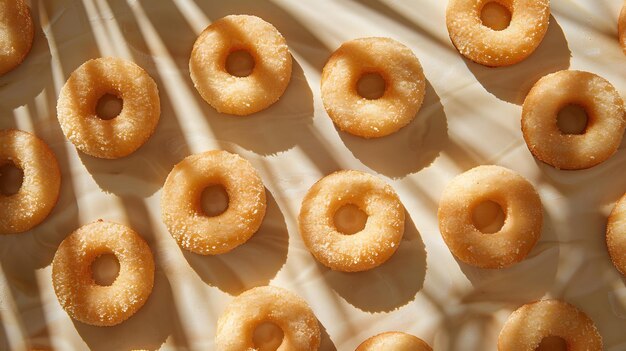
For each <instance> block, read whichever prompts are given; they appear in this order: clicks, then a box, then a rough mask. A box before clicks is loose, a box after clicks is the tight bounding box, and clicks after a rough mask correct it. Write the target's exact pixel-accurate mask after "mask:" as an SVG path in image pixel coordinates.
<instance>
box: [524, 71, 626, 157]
mask: <svg viewBox="0 0 626 351" xmlns="http://www.w3.org/2000/svg"><path fill="white" fill-rule="evenodd" d="M566 105H579V106H581V107H583V108H584V109H585V111H586V113H587V117H588V121H587V127H586V129H585V131H584V132H583V134H564V133H563V132H561V130H560V129H559V127H558V126H557V117H558V113H559V111H560V110H561V109H563V107H565V106H566ZM625 128H626V119H625V117H624V102H623V101H622V98H621V97H620V95H619V93H618V92H617V91H616V90H615V88H614V87H613V86H612V85H611V83H609V82H608V81H607V80H606V79H604V78H602V77H600V76H597V75H595V74H593V73H589V72H582V71H569V70H565V71H559V72H556V73H552V74H549V75H547V76H544V77H543V78H541V79H539V81H538V82H537V83H535V85H534V86H533V87H532V89H531V90H530V92H529V93H528V96H526V99H525V100H524V106H523V108H522V133H523V134H524V140H525V141H526V145H527V146H528V149H529V150H530V152H532V154H533V155H534V156H535V157H536V158H538V159H539V160H540V161H543V162H545V163H547V164H549V165H552V166H554V167H556V168H558V169H584V168H590V167H593V166H595V165H597V164H599V163H601V162H603V161H605V160H607V159H608V158H609V157H611V155H613V154H614V153H615V152H616V151H617V148H618V147H619V145H620V143H621V141H622V136H623V134H624V129H625Z"/></svg>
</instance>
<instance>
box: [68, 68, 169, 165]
mask: <svg viewBox="0 0 626 351" xmlns="http://www.w3.org/2000/svg"><path fill="white" fill-rule="evenodd" d="M106 94H111V95H114V96H117V97H118V98H120V99H121V100H122V110H121V112H120V114H119V115H118V116H117V117H115V118H113V119H110V120H105V119H102V118H100V117H98V115H97V113H96V105H97V103H98V101H99V100H100V98H101V97H103V96H104V95H106ZM160 113H161V106H160V101H159V90H158V89H157V85H156V83H155V82H154V80H152V78H151V77H150V76H149V75H148V73H146V71H144V70H143V69H142V68H141V67H139V66H137V65H136V64H135V63H133V62H130V61H127V60H124V59H121V58H116V57H105V58H98V59H93V60H89V61H87V62H85V63H83V64H82V65H81V66H80V67H78V69H76V70H75V71H74V72H72V74H71V75H70V78H69V79H68V80H67V82H66V83H65V85H64V86H63V88H62V89H61V92H60V94H59V100H58V102H57V117H58V119H59V123H60V124H61V129H62V130H63V133H64V134H65V136H66V137H67V138H68V139H69V140H70V141H71V142H72V144H74V146H76V148H77V149H79V150H80V151H82V152H84V153H86V154H88V155H91V156H94V157H98V158H106V159H115V158H120V157H124V156H128V155H130V154H131V153H133V152H134V151H135V150H137V149H138V148H139V147H140V146H141V145H143V144H144V143H145V142H146V141H147V140H148V138H150V136H151V135H152V133H153V132H154V129H155V128H156V126H157V123H158V122H159V115H160Z"/></svg>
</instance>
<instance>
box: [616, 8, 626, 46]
mask: <svg viewBox="0 0 626 351" xmlns="http://www.w3.org/2000/svg"><path fill="white" fill-rule="evenodd" d="M617 32H618V33H619V42H620V44H621V45H622V51H624V54H626V3H624V5H623V6H622V11H620V13H619V20H618V21H617Z"/></svg>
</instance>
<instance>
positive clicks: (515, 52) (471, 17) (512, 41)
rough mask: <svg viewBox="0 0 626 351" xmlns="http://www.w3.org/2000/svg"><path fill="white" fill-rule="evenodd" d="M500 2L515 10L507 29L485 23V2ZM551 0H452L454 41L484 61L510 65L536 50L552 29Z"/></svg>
mask: <svg viewBox="0 0 626 351" xmlns="http://www.w3.org/2000/svg"><path fill="white" fill-rule="evenodd" d="M491 2H496V3H498V4H500V5H502V6H504V7H505V8H507V9H508V10H509V11H510V12H511V22H510V24H509V26H508V27H507V28H505V29H503V30H493V29H491V28H489V27H487V26H485V25H484V24H483V23H482V20H481V12H482V9H483V7H484V6H485V5H487V4H488V3H491ZM549 20H550V1H549V0H449V1H448V8H447V9H446V26H447V27H448V33H449V35H450V39H451V40H452V43H453V44H454V46H455V47H456V48H457V50H458V51H459V52H460V53H461V54H462V55H463V56H465V57H467V58H468V59H470V60H472V61H474V62H476V63H479V64H481V65H485V66H490V67H497V66H508V65H512V64H515V63H518V62H520V61H522V60H524V59H525V58H526V57H528V56H530V54H532V53H533V51H535V49H536V48H537V47H538V46H539V44H540V43H541V41H542V40H543V37H544V36H545V34H546V31H547V30H548V22H549Z"/></svg>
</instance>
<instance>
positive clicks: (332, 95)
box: [321, 38, 426, 138]
mask: <svg viewBox="0 0 626 351" xmlns="http://www.w3.org/2000/svg"><path fill="white" fill-rule="evenodd" d="M370 73H377V74H380V75H381V77H382V78H383V79H384V80H385V92H384V93H383V95H382V96H381V97H380V98H378V99H373V100H370V99H366V98H364V97H362V96H361V95H359V93H358V92H357V83H358V81H359V79H360V78H361V77H362V76H363V75H366V74H370ZM321 89H322V101H323V102H324V108H325V109H326V112H327V113H328V115H329V116H330V118H331V119H332V120H333V122H334V123H335V124H336V125H337V126H338V127H339V129H341V130H343V131H345V132H348V133H350V134H353V135H357V136H360V137H363V138H379V137H383V136H386V135H389V134H392V133H394V132H396V131H398V130H399V129H400V128H402V127H404V126H406V125H407V124H409V122H411V121H412V120H413V118H415V115H416V114H417V111H419V109H420V107H421V106H422V101H423V100H424V92H425V89H426V79H425V78H424V72H423V71H422V66H421V65H420V62H419V60H418V59H417V57H415V55H414V54H413V52H412V51H411V49H409V48H408V47H406V46H404V45H402V44H401V43H399V42H397V41H395V40H393V39H390V38H361V39H355V40H351V41H348V42H345V43H343V44H342V45H341V46H340V47H339V49H337V51H335V52H334V53H333V54H332V56H331V57H330V59H329V60H328V62H327V63H326V65H325V66H324V69H323V70H322V83H321Z"/></svg>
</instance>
